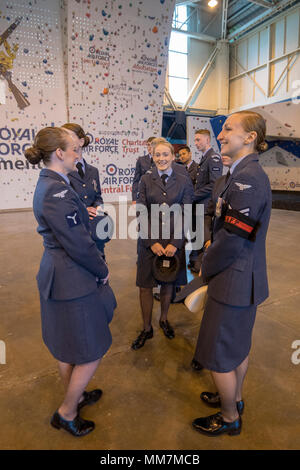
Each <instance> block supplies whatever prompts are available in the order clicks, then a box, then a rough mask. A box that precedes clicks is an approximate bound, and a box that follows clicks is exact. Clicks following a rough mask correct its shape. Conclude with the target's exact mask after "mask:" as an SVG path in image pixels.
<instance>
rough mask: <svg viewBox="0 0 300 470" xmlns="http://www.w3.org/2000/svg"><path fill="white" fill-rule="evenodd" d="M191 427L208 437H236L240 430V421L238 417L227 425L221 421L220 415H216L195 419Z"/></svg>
mask: <svg viewBox="0 0 300 470" xmlns="http://www.w3.org/2000/svg"><path fill="white" fill-rule="evenodd" d="M193 427H194V429H196V430H197V431H199V432H201V433H203V434H206V435H209V436H220V435H221V434H228V435H229V436H237V435H238V434H240V432H241V430H242V419H241V417H240V416H239V417H238V418H237V419H236V420H235V421H232V422H230V423H228V422H227V421H224V420H223V418H222V415H221V413H217V414H215V415H211V416H206V417H205V418H197V419H195V420H194V421H193Z"/></svg>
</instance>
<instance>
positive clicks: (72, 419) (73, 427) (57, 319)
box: [25, 127, 116, 436]
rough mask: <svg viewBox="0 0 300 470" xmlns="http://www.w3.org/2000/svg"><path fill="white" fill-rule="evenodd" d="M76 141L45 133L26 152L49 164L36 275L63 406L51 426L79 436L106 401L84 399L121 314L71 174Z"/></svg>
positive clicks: (41, 187) (39, 200)
mask: <svg viewBox="0 0 300 470" xmlns="http://www.w3.org/2000/svg"><path fill="white" fill-rule="evenodd" d="M77 152H78V148H77V145H76V142H75V141H74V140H73V138H72V136H71V135H70V133H69V132H68V131H67V130H65V129H62V128H56V127H46V128H44V129H42V130H40V131H39V132H38V133H37V135H36V137H35V140H34V144H33V146H32V147H30V148H28V149H26V150H25V157H26V158H27V160H28V161H29V162H30V163H31V164H37V163H39V162H40V161H43V163H44V165H45V167H46V168H44V169H43V170H42V171H41V172H40V176H39V180H38V182H37V186H36V189H35V193H34V199H33V210H34V215H35V217H36V219H37V222H38V229H37V231H38V233H39V234H40V235H42V237H43V242H44V249H45V251H44V254H43V257H42V260H41V264H40V269H39V272H38V275H37V282H38V288H39V292H40V305H41V321H42V335H43V340H44V342H45V344H46V346H47V347H48V349H49V350H50V352H51V353H52V355H53V356H54V357H55V358H56V359H57V360H58V367H59V371H60V375H61V378H62V381H63V384H64V387H65V396H64V400H63V402H62V403H61V405H60V407H59V408H58V409H57V411H56V412H55V413H54V415H53V416H52V419H51V424H52V426H54V427H55V428H57V429H59V428H64V429H65V430H67V431H68V432H70V433H71V434H73V435H75V436H83V435H85V434H87V433H89V432H91V431H92V430H93V429H94V426H95V425H94V423H93V422H92V421H86V420H84V419H82V418H81V417H80V415H79V410H80V409H81V408H82V407H83V406H85V405H87V404H92V403H95V402H96V401H98V400H99V398H100V397H101V394H102V391H101V390H100V389H96V390H93V391H91V392H87V391H85V388H86V386H87V385H88V383H89V381H90V379H91V378H92V376H93V375H94V373H95V372H96V369H97V367H98V365H99V362H100V359H101V357H102V356H103V355H104V354H105V353H106V352H107V350H108V349H109V347H110V345H111V342H112V338H111V333H110V330H109V326H108V325H109V323H110V321H111V320H112V316H113V311H114V308H115V307H116V301H115V297H114V294H113V292H112V290H111V288H110V287H109V285H108V283H107V279H108V268H107V265H106V263H105V261H104V260H103V258H102V257H101V254H100V253H99V251H98V249H97V247H96V245H95V243H94V242H93V240H92V239H91V236H90V234H89V216H88V212H87V211H86V208H85V206H84V205H83V204H82V202H81V201H80V198H79V196H78V195H77V193H76V192H75V191H74V190H73V189H72V187H71V186H70V184H69V179H68V176H67V174H68V173H69V172H70V171H73V170H74V168H75V165H76V163H77V161H78V159H79V156H78V153H77Z"/></svg>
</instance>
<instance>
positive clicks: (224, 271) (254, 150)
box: [193, 111, 272, 436]
mask: <svg viewBox="0 0 300 470" xmlns="http://www.w3.org/2000/svg"><path fill="white" fill-rule="evenodd" d="M265 135H266V124H265V121H264V119H263V118H262V116H261V115H259V114H257V113H254V112H250V111H242V112H239V113H235V114H233V115H231V116H229V117H228V119H227V120H226V121H225V123H224V125H223V129H222V131H221V133H220V134H219V136H218V139H219V141H220V143H221V154H222V155H227V156H228V157H230V158H231V159H232V164H231V167H230V175H229V178H228V180H227V181H226V183H225V185H224V187H223V188H222V190H221V193H220V194H219V195H218V198H217V203H216V206H215V216H214V222H213V229H212V243H211V245H210V246H209V247H208V248H207V250H206V251H205V253H204V256H203V261H202V268H201V269H202V277H203V279H204V281H206V282H208V300H207V303H206V307H205V311H204V316H203V319H202V323H201V327H200V332H199V338H198V349H197V353H198V354H197V359H198V361H199V362H200V363H201V364H202V366H203V367H204V368H206V369H209V370H210V371H211V374H212V378H213V381H214V384H215V386H216V389H217V392H216V393H212V392H203V393H202V394H201V398H202V400H203V401H204V402H205V403H207V404H208V405H210V406H214V407H216V406H220V407H221V412H220V413H217V414H213V415H210V416H207V417H202V418H197V419H195V420H194V422H193V426H194V428H195V429H196V430H198V431H200V432H202V433H204V434H208V435H212V436H217V435H220V434H223V433H228V434H230V435H235V434H239V433H240V432H241V428H242V420H241V414H242V412H243V409H244V401H243V394H242V387H243V382H244V379H245V376H246V373H247V369H248V356H249V351H250V347H251V336H252V329H253V326H254V322H255V316H256V309H257V306H258V305H259V304H260V303H262V302H263V301H264V300H265V299H266V298H267V297H268V281H267V271H266V250H265V242H266V234H267V230H268V225H269V219H270V213H271V206H272V195H271V188H270V183H269V179H268V177H267V175H266V174H265V172H264V171H263V169H262V167H261V165H260V164H259V161H258V153H259V152H261V151H263V150H265V148H266V144H265V142H264V139H265Z"/></svg>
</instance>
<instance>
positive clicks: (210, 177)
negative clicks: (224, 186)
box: [195, 148, 223, 207]
mask: <svg viewBox="0 0 300 470" xmlns="http://www.w3.org/2000/svg"><path fill="white" fill-rule="evenodd" d="M222 170H223V164H222V160H221V157H220V155H219V154H218V153H216V152H215V150H214V149H212V148H210V149H209V150H208V151H207V152H206V153H205V155H204V156H203V157H202V160H201V162H200V163H199V166H198V174H197V178H196V185H195V201H196V202H198V203H200V204H204V206H205V207H206V205H207V204H208V202H209V200H210V198H211V192H212V188H213V185H214V183H215V181H216V179H217V178H220V176H222Z"/></svg>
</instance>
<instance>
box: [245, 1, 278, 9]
mask: <svg viewBox="0 0 300 470" xmlns="http://www.w3.org/2000/svg"><path fill="white" fill-rule="evenodd" d="M248 2H250V3H256V5H260V6H261V7H264V8H273V7H274V6H275V4H276V3H275V2H274V1H273V0H270V1H269V2H267V1H266V0H248Z"/></svg>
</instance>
